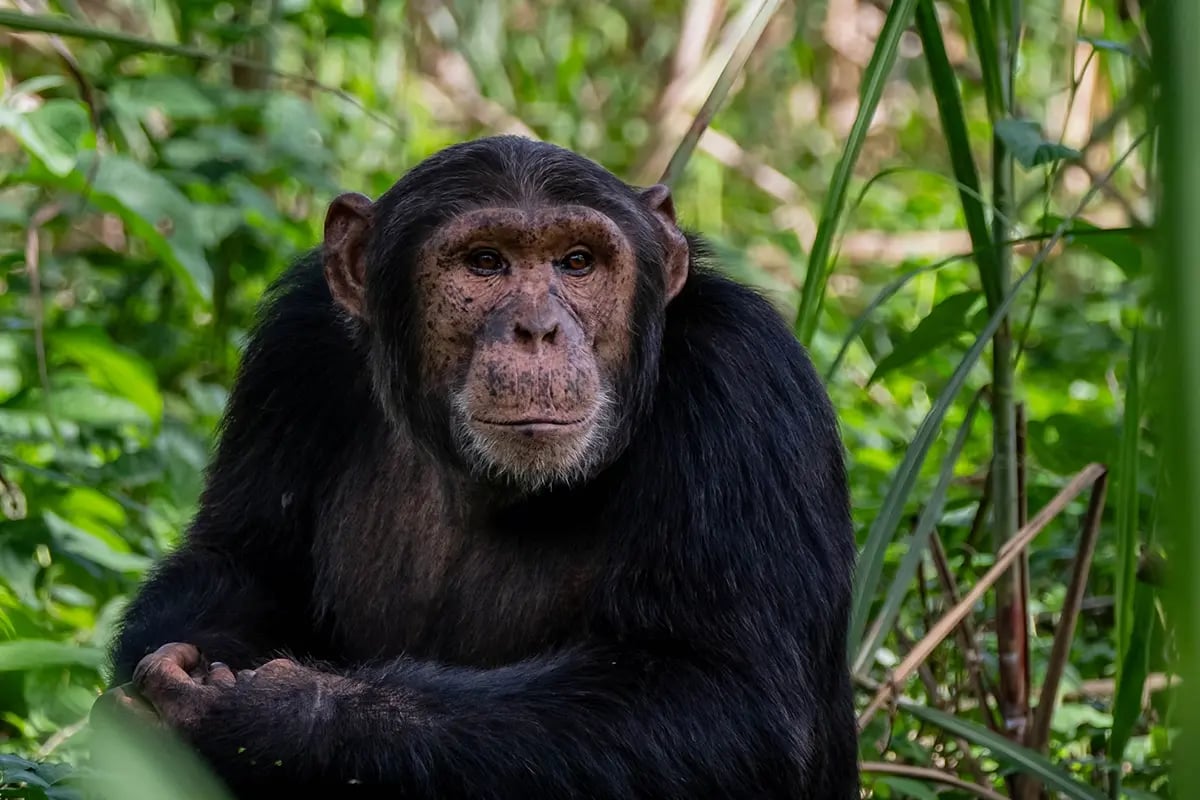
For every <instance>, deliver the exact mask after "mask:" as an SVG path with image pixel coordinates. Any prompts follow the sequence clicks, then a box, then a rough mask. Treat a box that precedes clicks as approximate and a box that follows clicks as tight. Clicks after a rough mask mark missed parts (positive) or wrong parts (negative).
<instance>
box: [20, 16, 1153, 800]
mask: <svg viewBox="0 0 1200 800" xmlns="http://www.w3.org/2000/svg"><path fill="white" fill-rule="evenodd" d="M16 6H17V9H18V10H16V11H11V10H5V9H4V8H0V154H2V157H0V506H2V508H3V512H4V519H3V521H0V797H5V796H10V794H11V796H22V797H23V796H26V795H24V794H17V792H25V791H28V790H27V789H18V788H16V787H18V786H20V785H22V784H28V785H32V786H34V787H38V786H50V785H52V784H55V782H56V781H57V780H58V778H59V777H60V775H63V774H69V773H70V772H71V769H69V768H63V767H60V766H55V765H38V764H36V763H34V762H42V761H50V762H58V761H63V760H65V761H66V762H68V763H71V764H77V763H80V762H81V761H82V759H83V754H84V752H85V751H86V749H87V745H88V735H87V734H88V727H87V724H86V720H87V714H88V710H89V708H90V706H91V703H92V702H93V701H94V699H95V697H96V695H97V693H98V691H99V690H100V688H101V686H102V684H103V669H104V659H105V647H106V645H107V642H108V641H109V639H110V637H111V636H112V633H113V623H114V620H115V619H116V617H117V614H118V611H119V609H120V607H121V604H122V602H123V601H124V600H125V598H126V597H127V596H128V594H129V592H130V591H131V590H132V589H133V588H134V587H135V586H136V584H137V581H138V580H139V578H140V576H141V575H142V574H143V573H144V571H145V570H146V569H147V567H148V566H149V565H150V564H151V563H152V562H153V560H154V559H155V558H156V557H157V556H158V555H159V554H161V553H162V552H163V551H164V550H166V549H167V548H169V547H171V545H172V543H173V542H175V541H176V539H177V537H178V536H179V533H180V531H181V529H182V528H183V527H184V526H185V525H186V524H187V521H188V519H189V515H190V514H191V513H192V511H193V509H194V507H195V502H196V498H197V493H198V490H199V487H200V479H201V476H202V469H203V467H204V464H205V462H206V460H207V456H208V453H209V447H210V443H211V440H212V432H213V429H214V426H215V425H216V423H217V421H218V420H219V416H220V412H221V408H222V404H223V401H224V399H225V396H226V392H227V390H228V387H229V384H230V380H231V378H232V375H233V372H234V370H235V368H236V365H237V360H238V353H239V346H240V343H241V341H242V337H243V335H244V333H245V331H246V329H247V326H248V325H249V324H250V322H251V321H252V319H253V311H254V306H255V303H256V301H257V300H258V298H259V297H260V295H261V294H262V292H263V290H264V289H265V287H266V286H267V285H268V284H269V282H270V281H271V280H272V278H273V277H274V276H276V275H277V274H278V273H279V272H280V271H281V270H282V269H283V267H284V265H285V264H286V263H287V262H288V261H289V260H290V259H291V258H293V257H295V256H296V255H297V254H298V253H300V252H302V251H303V250H304V249H306V248H308V247H311V246H313V245H314V244H315V243H316V242H317V241H318V240H319V236H320V223H321V219H322V213H323V207H324V203H325V202H326V201H328V200H329V199H330V198H331V197H332V196H333V194H334V193H336V192H337V191H338V190H340V189H354V190H359V191H364V192H366V193H369V194H373V195H374V194H378V193H379V192H381V191H382V190H383V189H385V188H386V187H387V186H388V185H390V183H391V182H392V181H393V180H394V179H395V178H396V177H397V176H398V175H399V174H400V173H401V172H403V171H404V170H405V169H406V168H408V167H410V166H411V165H412V164H414V163H415V162H416V161H418V160H420V159H421V158H422V157H424V156H425V155H428V154H429V153H431V152H432V151H434V150H436V149H438V148H439V147H441V146H444V145H446V144H449V143H452V142H454V141H458V140H461V139H463V138H466V137H471V136H476V135H480V134H483V133H490V132H500V131H503V132H520V133H526V134H529V135H535V136H538V137H541V138H545V139H548V140H551V141H554V142H556V143H559V144H562V145H565V146H568V147H571V148H573V149H575V150H577V151H579V152H582V153H584V154H586V155H588V156H590V157H592V158H595V159H596V160H598V161H600V162H601V163H603V164H604V165H605V166H607V167H609V168H610V169H612V170H613V171H615V172H616V173H617V174H619V175H621V176H623V177H625V178H627V179H629V180H631V181H634V182H641V183H650V182H653V181H656V180H658V179H659V177H660V176H661V175H662V174H663V173H664V171H665V170H667V169H668V165H669V164H670V165H671V174H672V175H675V174H678V175H679V178H678V181H677V185H676V196H677V200H676V205H677V208H678V210H679V213H680V216H681V218H682V220H683V222H684V223H685V224H686V225H687V226H688V227H690V228H693V229H696V230H699V231H701V232H703V233H705V234H706V235H708V236H709V237H711V238H712V239H713V240H714V242H715V244H716V246H717V249H718V251H719V252H720V253H721V255H722V256H723V258H724V259H725V263H726V266H727V268H728V270H729V271H730V272H731V273H732V274H734V275H735V276H736V277H738V278H740V279H743V280H745V281H747V282H750V283H753V284H755V285H757V286H760V287H762V288H763V289H764V290H765V291H767V292H768V293H769V294H770V296H771V297H772V298H773V299H774V300H775V301H776V302H777V304H778V306H779V308H780V309H781V311H782V312H783V313H784V314H785V315H786V316H787V317H788V318H789V319H795V320H796V330H797V335H798V336H800V337H801V339H802V340H803V341H804V342H805V343H806V344H807V345H808V346H809V347H810V349H811V351H812V353H813V357H814V359H815V361H816V362H817V364H818V367H819V368H821V369H822V370H823V371H824V372H825V373H826V375H827V378H828V382H829V386H830V391H831V393H832V395H833V398H834V402H835V405H836V406H837V407H838V410H839V413H840V416H841V420H842V424H843V433H844V438H845V443H846V447H847V452H848V455H849V459H850V464H851V479H852V491H853V496H854V498H855V519H856V523H857V524H858V526H859V529H860V543H861V544H862V545H863V548H864V549H863V561H862V565H861V566H860V570H859V576H858V580H859V585H858V601H859V603H858V607H857V611H856V616H855V623H856V624H855V632H856V636H855V639H854V642H853V643H852V646H851V653H850V660H851V663H852V664H853V666H854V669H855V672H856V676H857V678H858V680H859V685H860V687H861V688H862V694H861V706H860V708H862V709H863V710H864V717H863V720H864V723H865V725H866V727H865V729H864V732H863V736H862V757H863V759H864V762H865V767H864V769H865V774H864V778H865V786H866V788H867V790H868V791H869V792H873V796H876V797H918V798H929V797H935V796H937V797H946V798H956V797H972V796H976V797H995V796H1007V795H1009V794H1011V795H1012V796H1014V797H1035V796H1037V795H1036V791H1037V787H1038V782H1039V781H1040V782H1041V784H1042V785H1044V786H1046V787H1048V788H1049V790H1050V791H1051V792H1052V793H1054V795H1055V796H1065V797H1081V798H1082V797H1100V796H1105V795H1108V796H1113V797H1116V796H1118V793H1123V796H1127V797H1170V796H1172V794H1171V788H1170V778H1169V775H1168V768H1169V766H1170V761H1171V759H1170V753H1171V746H1172V743H1173V738H1174V735H1175V731H1174V729H1173V727H1172V716H1171V710H1172V701H1173V699H1174V698H1173V695H1174V692H1173V691H1172V689H1171V686H1172V675H1173V671H1172V669H1171V667H1170V660H1169V659H1170V657H1171V652H1172V634H1171V631H1172V620H1171V618H1170V615H1169V614H1168V613H1167V612H1166V611H1165V610H1164V608H1163V606H1162V604H1161V603H1160V601H1159V597H1158V590H1159V587H1160V585H1161V583H1162V575H1163V573H1164V569H1163V567H1162V564H1163V558H1162V557H1161V552H1162V546H1163V543H1162V534H1161V533H1160V531H1159V527H1160V522H1159V519H1160V514H1159V503H1158V497H1159V494H1160V490H1161V488H1162V486H1163V484H1164V482H1166V481H1169V478H1170V476H1169V475H1168V474H1166V473H1165V472H1164V470H1163V469H1162V468H1161V466H1160V462H1159V459H1158V452H1157V447H1156V444H1157V441H1158V436H1157V435H1156V431H1157V427H1156V424H1155V422H1156V419H1157V416H1158V414H1159V409H1157V408H1156V407H1155V405H1154V403H1153V402H1152V401H1153V399H1154V395H1153V393H1151V392H1148V391H1147V385H1148V382H1149V381H1150V380H1151V379H1152V378H1153V377H1154V376H1155V371H1156V370H1157V369H1158V366H1159V359H1158V349H1159V348H1158V341H1159V337H1158V335H1157V317H1156V315H1155V314H1154V313H1153V309H1152V308H1151V307H1150V305H1149V300H1148V298H1149V285H1148V284H1149V282H1150V279H1151V277H1152V275H1153V270H1154V266H1155V252H1154V250H1153V249H1152V248H1151V247H1150V243H1151V242H1150V237H1149V235H1148V233H1147V231H1148V229H1149V228H1150V227H1151V226H1152V225H1153V223H1154V218H1155V212H1156V209H1155V206H1154V199H1155V195H1156V170H1155V167H1154V162H1153V158H1154V150H1153V146H1152V145H1153V144H1154V142H1155V141H1156V139H1155V137H1156V130H1155V127H1154V118H1153V115H1152V114H1151V113H1150V108H1151V102H1152V99H1153V97H1154V89H1155V83H1154V80H1153V74H1152V71H1151V69H1150V57H1151V52H1152V48H1151V47H1150V41H1149V36H1148V35H1147V32H1146V20H1145V19H1143V17H1142V16H1141V14H1142V12H1141V9H1140V7H1139V5H1138V3H1136V2H1131V1H1130V0H1029V2H1025V3H1008V2H1001V1H999V0H993V1H992V2H985V0H969V1H968V2H960V1H959V0H954V1H953V2H944V3H943V2H937V3H935V2H933V1H932V0H894V2H872V1H871V0H824V1H823V2H812V3H807V4H806V3H778V2H769V1H768V2H746V3H736V2H735V3H725V2H720V1H719V0H662V1H657V0H656V2H650V3H643V2H635V1H634V0H619V2H614V3H561V2H553V1H552V0H503V1H502V2H491V1H484V0H455V1H454V2H435V1H434V0H421V1H414V2H408V3H383V2H379V0H358V1H357V2H356V1H354V0H345V1H343V0H284V1H282V2H276V1H275V0H259V2H245V3H228V2H208V1H207V0H194V1H192V2H186V3H177V4H163V3H153V2H148V1H146V0H89V2H66V1H65V0H64V2H55V3H52V4H51V6H52V8H51V10H52V11H53V12H56V13H55V14H52V15H34V14H31V12H33V11H35V10H36V9H34V8H31V7H30V6H31V4H27V3H25V2H18V3H17V4H16ZM772 12H773V13H772ZM768 15H769V16H768ZM1014 15H1016V16H1015V17H1014ZM763 23H765V25H764V24H763ZM751 45H752V46H753V48H752V49H750V46H751ZM743 60H744V62H745V63H742V62H743ZM727 65H729V68H728V69H727V68H726V67H727ZM714 86H715V87H716V90H715V97H714V99H715V100H720V99H724V102H723V103H722V104H721V106H720V108H719V110H718V111H717V113H716V115H715V117H712V118H711V120H709V116H708V107H707V106H705V100H706V98H708V97H709V94H710V91H713V89H714ZM698 114H699V115H701V120H702V121H709V122H710V124H709V126H708V129H707V132H705V133H704V134H703V135H701V136H700V138H699V139H698V140H696V139H695V137H693V136H690V135H689V134H688V131H689V126H690V125H691V124H692V122H693V120H694V119H696V117H697V115H698ZM681 141H683V142H685V143H688V144H691V145H695V150H694V152H690V151H689V150H688V149H687V147H686V146H685V148H684V149H683V151H682V152H681V153H680V154H679V156H680V157H679V158H678V159H676V160H675V161H674V162H672V156H673V155H676V147H677V145H678V144H679V143H680V142H681ZM689 152H690V158H686V156H687V155H688V154H689ZM685 158H686V160H685ZM679 166H683V169H682V172H677V167H679ZM1018 279H1019V280H1018ZM1006 313H1011V316H1006ZM993 334H994V336H993ZM797 402H803V398H797ZM993 453H997V454H998V455H999V457H998V458H996V459H994V460H993ZM1091 464H1098V465H1102V467H1103V469H1101V468H1094V469H1092V470H1090V471H1088V466H1089V465H1091ZM1076 477H1078V480H1077V481H1076V482H1075V483H1071V480H1072V478H1076ZM1106 488H1107V492H1105V490H1106ZM1065 489H1071V490H1073V493H1069V494H1068V495H1067V496H1064V497H1063V498H1062V500H1063V501H1062V502H1058V503H1056V502H1054V500H1055V498H1056V496H1058V495H1059V493H1060V492H1063V491H1064V490H1065ZM1089 497H1091V498H1092V499H1091V500H1089ZM1089 508H1091V510H1092V511H1093V512H1094V513H1089ZM1043 509H1049V511H1048V513H1047V514H1046V515H1044V518H1043V516H1042V515H1039V512H1040V511H1041V510H1043ZM1029 520H1032V521H1033V523H1044V529H1043V527H1042V526H1041V525H1038V527H1037V530H1039V531H1041V532H1040V533H1039V534H1038V535H1037V536H1036V538H1033V539H1032V540H1031V543H1030V544H1029V545H1028V547H1027V548H1022V546H1021V545H1022V543H1023V542H1024V541H1025V539H1027V538H1028V537H1024V538H1022V537H1021V535H1020V533H1019V531H1029V530H1031V528H1030V527H1027V526H1026V523H1027V522H1028V521H1029ZM1014 538H1018V539H1021V542H1019V543H1018V544H1017V545H1015V546H1012V545H1007V543H1008V542H1010V541H1012V540H1013V539H1014ZM1006 545H1007V549H1006ZM1093 548H1094V555H1093ZM1005 553H1008V554H1010V555H1013V556H1016V558H1015V559H1014V560H1013V565H1014V566H1013V567H1012V568H1011V569H1010V570H1009V571H1008V572H1006V573H1005V574H1004V575H1003V576H1001V575H999V574H998V573H994V574H989V569H990V568H992V567H993V565H994V564H995V563H996V562H997V559H998V557H999V556H1001V555H1003V554H1005ZM976 587H977V588H978V589H979V593H980V594H979V596H978V597H968V593H969V592H970V591H971V590H972V589H973V588H976ZM964 597H965V598H967V599H966V601H965V602H963V603H960V600H961V599H962V598H964ZM956 608H958V609H960V610H961V611H962V612H963V613H959V614H956V613H955V609H956ZM954 623H958V624H957V625H955V624H954ZM1046 686H1049V690H1048V691H1045V693H1043V692H1044V687H1046ZM893 687H894V689H895V690H897V691H898V693H899V697H900V698H901V699H900V700H899V702H894V701H893V700H892V699H891V698H890V697H889V696H888V694H889V693H890V692H891V691H893ZM5 754H8V755H5ZM24 759H32V760H31V761H26V760H24ZM94 761H96V760H94ZM94 766H95V764H94ZM101 766H102V765H101ZM1030 776H1035V777H1034V778H1031V777H1030ZM5 786H7V787H8V788H7V789H6V788H2V787H5ZM49 791H50V792H51V794H52V795H53V794H55V793H57V792H59V791H60V789H58V788H51V789H50V790H49ZM6 792H8V793H9V794H6ZM987 792H992V793H993V794H988V793H987ZM996 793H999V794H996ZM148 796H151V795H148Z"/></svg>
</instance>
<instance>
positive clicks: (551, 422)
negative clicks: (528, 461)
mask: <svg viewBox="0 0 1200 800" xmlns="http://www.w3.org/2000/svg"><path fill="white" fill-rule="evenodd" d="M475 421H476V422H481V423H483V424H484V425H495V426H496V427H500V428H531V427H541V426H552V427H555V428H569V427H571V426H572V425H579V424H581V423H583V422H586V421H587V419H586V418H585V417H580V418H579V419H548V418H545V417H528V418H524V419H503V420H501V419H484V418H483V417H475Z"/></svg>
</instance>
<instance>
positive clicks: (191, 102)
mask: <svg viewBox="0 0 1200 800" xmlns="http://www.w3.org/2000/svg"><path fill="white" fill-rule="evenodd" d="M109 102H110V103H112V104H113V105H115V106H120V107H121V108H122V109H123V110H124V111H127V112H128V113H131V114H134V115H136V116H139V117H143V118H144V117H146V116H148V115H149V114H150V112H158V113H161V114H163V115H164V116H166V117H167V118H169V119H171V120H174V121H176V122H179V121H187V120H203V119H211V118H212V117H214V116H215V115H216V113H217V111H218V106H217V103H215V102H214V101H213V100H212V98H210V97H209V96H208V94H207V93H206V92H205V91H204V89H203V88H202V87H201V86H200V85H198V84H197V83H196V80H195V79H193V78H185V77H183V76H180V75H147V76H146V77H144V78H134V79H126V80H121V81H118V82H117V83H115V84H114V85H113V87H112V89H111V91H110V92H109Z"/></svg>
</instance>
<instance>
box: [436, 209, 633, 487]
mask: <svg viewBox="0 0 1200 800" xmlns="http://www.w3.org/2000/svg"><path fill="white" fill-rule="evenodd" d="M636 285H637V258H636V254H635V253H634V249H633V246H632V245H631V243H630V242H629V240H628V238H627V237H626V236H625V235H624V234H623V233H622V231H621V229H620V228H619V227H618V226H617V224H616V223H615V222H613V220H611V219H609V218H608V217H607V216H605V215H604V214H602V213H601V212H599V211H596V210H595V209H592V208H588V207H585V206H560V207H535V208H503V207H494V208H483V209H478V210H475V211H471V212H468V213H466V214H463V215H462V216H459V217H456V218H454V219H452V220H451V221H450V222H448V223H447V224H445V225H443V226H441V227H439V228H438V229H437V230H435V231H434V232H433V234H432V235H431V236H430V237H429V239H427V240H426V242H425V245H424V247H423V248H422V250H421V253H420V256H419V258H418V262H417V269H416V275H415V288H416V293H417V298H418V300H417V304H418V306H419V307H420V308H421V309H423V310H424V315H425V318H424V325H423V326H422V332H421V335H422V337H423V338H424V343H423V344H424V346H423V347H422V348H421V352H422V354H423V359H422V361H423V363H422V365H421V368H422V374H423V382H424V383H425V385H426V386H427V387H437V388H438V390H440V391H442V392H445V393H446V396H447V397H449V399H450V403H449V407H450V409H451V413H452V415H453V419H452V421H451V422H452V426H453V431H454V436H455V441H456V443H457V446H458V447H459V448H460V449H461V451H462V455H463V456H464V457H465V460H466V461H467V462H468V463H470V464H472V465H474V466H475V467H476V468H477V469H479V470H480V471H481V472H483V473H485V474H496V475H503V476H505V477H508V478H511V479H514V480H515V481H516V482H517V483H518V484H520V485H522V486H525V487H527V488H537V487H539V486H541V485H545V484H553V483H562V482H568V481H570V480H572V479H575V478H580V477H584V476H586V475H587V474H589V472H590V471H591V469H592V467H594V465H595V463H596V460H597V459H598V458H600V457H601V456H603V454H604V453H605V451H606V448H605V447H604V444H605V442H606V440H607V438H608V437H607V431H609V430H610V429H611V428H612V427H613V425H614V422H615V420H614V415H615V414H616V412H617V409H615V408H614V400H615V397H616V392H615V382H616V380H617V379H618V377H619V375H620V374H621V370H622V368H623V366H624V364H625V363H627V361H628V360H629V352H630V343H631V338H632V330H631V327H632V315H633V307H634V293H635V289H636Z"/></svg>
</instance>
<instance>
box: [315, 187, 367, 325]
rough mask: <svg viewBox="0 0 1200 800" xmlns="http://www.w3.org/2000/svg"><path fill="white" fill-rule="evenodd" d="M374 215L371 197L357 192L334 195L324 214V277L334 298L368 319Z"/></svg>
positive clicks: (349, 309)
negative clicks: (369, 246) (370, 237)
mask: <svg viewBox="0 0 1200 800" xmlns="http://www.w3.org/2000/svg"><path fill="white" fill-rule="evenodd" d="M371 217H372V206H371V200H370V199H369V198H367V197H365V196H363V195H361V194H355V193H348V194H342V195H338V196H337V197H335V198H334V199H333V202H332V203H330V204H329V211H328V212H326V214H325V245H324V247H323V248H322V250H323V253H324V256H325V280H326V282H327V283H328V284H329V291H330V292H331V293H332V294H333V299H334V301H335V302H336V303H337V304H338V305H339V306H341V307H342V308H344V309H345V310H346V311H347V312H348V313H349V314H350V315H351V316H353V317H355V318H356V319H365V318H366V285H367V258H366V250H367V234H368V233H370V230H371Z"/></svg>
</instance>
